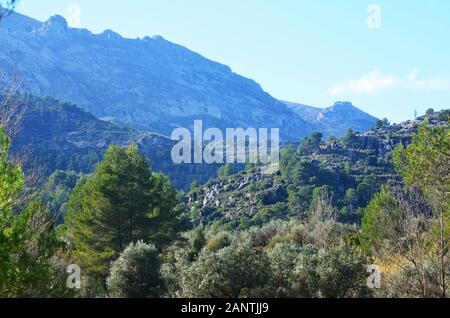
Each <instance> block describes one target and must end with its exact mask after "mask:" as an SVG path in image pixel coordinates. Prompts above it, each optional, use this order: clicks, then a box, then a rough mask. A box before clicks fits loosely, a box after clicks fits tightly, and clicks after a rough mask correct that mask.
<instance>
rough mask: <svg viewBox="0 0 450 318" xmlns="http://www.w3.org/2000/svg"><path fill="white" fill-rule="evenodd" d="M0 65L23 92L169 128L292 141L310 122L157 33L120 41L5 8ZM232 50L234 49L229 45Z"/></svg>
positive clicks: (146, 126)
mask: <svg viewBox="0 0 450 318" xmlns="http://www.w3.org/2000/svg"><path fill="white" fill-rule="evenodd" d="M0 43H1V44H0V68H1V69H3V70H4V71H5V70H6V72H7V73H19V75H20V76H21V78H22V81H23V84H24V87H25V89H26V90H27V91H29V92H31V93H32V94H34V95H37V96H52V97H54V98H57V99H60V100H66V101H69V102H72V103H75V104H77V105H79V106H80V107H82V108H83V109H84V110H87V111H89V112H91V113H93V114H94V115H96V116H97V117H108V118H110V119H114V120H119V121H121V122H124V123H130V124H132V125H133V127H135V128H137V129H139V130H145V131H155V132H159V133H163V134H170V133H171V132H172V130H173V128H174V127H180V126H181V127H190V126H192V125H193V121H194V119H203V121H204V123H205V126H214V127H218V128H227V127H243V128H246V127H255V128H259V127H267V128H274V127H279V128H281V130H280V133H281V135H282V137H283V139H285V140H286V139H290V140H298V139H299V138H300V137H303V136H305V135H307V134H309V133H310V132H311V131H312V129H313V127H312V125H311V124H310V123H308V122H306V121H304V120H303V119H302V118H301V117H300V116H298V115H297V114H295V113H294V112H293V111H292V110H291V109H289V108H288V107H286V105H285V104H283V103H281V102H279V101H278V100H276V99H274V98H273V97H271V96H270V95H269V94H267V93H266V92H264V91H263V90H262V88H261V87H260V85H258V84H257V83H256V82H254V81H253V80H250V79H247V78H244V77H242V76H239V75H237V74H235V73H233V72H232V70H231V69H230V68H229V67H228V66H225V65H222V64H219V63H216V62H213V61H210V60H208V59H206V58H204V57H202V56H201V55H199V54H197V53H194V52H192V51H190V50H188V49H186V48H184V47H182V46H179V45H176V44H173V43H171V42H169V41H166V40H165V39H163V38H162V37H159V36H157V37H153V38H150V37H145V38H143V39H125V38H122V37H121V36H120V35H119V34H117V33H115V32H113V31H110V30H107V31H104V32H103V33H102V34H98V35H96V34H92V33H91V32H89V31H88V30H85V29H72V28H69V27H68V26H67V22H66V21H65V19H64V18H62V17H60V16H54V17H52V18H50V19H49V20H48V21H46V22H44V23H42V22H39V21H37V20H34V19H31V18H28V17H25V16H23V15H20V14H12V15H11V16H9V17H7V18H6V19H5V20H4V21H2V24H1V25H0ZM237 49H238V48H237Z"/></svg>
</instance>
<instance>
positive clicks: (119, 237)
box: [64, 146, 180, 283]
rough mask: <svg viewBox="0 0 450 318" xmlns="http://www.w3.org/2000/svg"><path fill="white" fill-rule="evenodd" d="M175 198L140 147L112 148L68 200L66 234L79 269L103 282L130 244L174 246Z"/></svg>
mask: <svg viewBox="0 0 450 318" xmlns="http://www.w3.org/2000/svg"><path fill="white" fill-rule="evenodd" d="M176 195H177V193H176V190H175V189H174V187H173V186H172V185H171V183H170V181H169V179H168V178H167V177H165V176H163V175H161V174H155V173H152V171H151V170H150V164H149V162H148V161H147V159H146V158H145V156H144V155H142V154H140V153H139V152H138V148H137V146H130V147H128V148H121V147H119V146H110V148H109V149H108V150H107V152H106V154H105V157H104V159H103V161H102V162H101V163H99V164H98V165H97V168H96V171H95V173H94V174H93V175H92V176H91V177H90V178H88V180H87V181H86V183H84V184H81V185H79V186H78V187H77V188H76V189H75V190H74V193H73V195H72V196H71V198H70V200H69V206H68V212H67V216H66V224H65V225H64V230H65V234H66V235H67V238H68V239H69V240H70V241H71V242H72V243H73V246H74V248H75V252H74V255H75V258H76V259H77V261H78V262H79V263H80V264H79V265H82V267H83V268H84V269H85V270H86V271H87V272H88V274H89V275H92V276H94V277H96V278H100V279H101V281H102V282H103V283H104V279H105V278H106V275H107V273H108V270H109V264H110V262H111V261H113V260H114V259H115V258H116V257H117V256H118V255H119V253H121V252H122V251H123V250H124V249H125V247H126V246H128V245H129V244H130V243H133V242H136V241H138V240H143V241H144V242H148V243H153V244H155V245H156V246H157V247H158V246H159V247H160V246H161V245H164V244H166V243H168V242H170V240H172V239H173V238H174V236H175V234H176V233H177V231H178V226H179V224H180V222H179V221H180V217H179V215H180V213H179V209H177V208H176V205H177V198H176Z"/></svg>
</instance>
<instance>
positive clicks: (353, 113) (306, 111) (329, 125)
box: [284, 102, 378, 136]
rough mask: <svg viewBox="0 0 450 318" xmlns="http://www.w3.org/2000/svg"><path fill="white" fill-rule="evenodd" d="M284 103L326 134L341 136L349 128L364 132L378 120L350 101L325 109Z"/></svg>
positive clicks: (337, 103)
mask: <svg viewBox="0 0 450 318" xmlns="http://www.w3.org/2000/svg"><path fill="white" fill-rule="evenodd" d="M284 103H285V104H286V105H287V106H288V107H289V108H290V109H292V110H293V111H294V112H295V113H297V114H298V115H299V116H300V117H302V118H303V119H305V120H307V121H308V122H310V123H311V124H314V125H316V130H318V131H321V132H323V133H324V134H325V135H327V136H330V135H333V136H343V135H344V134H345V132H346V131H347V130H348V129H349V128H351V129H353V130H354V131H359V132H365V131H367V130H369V129H371V128H372V127H373V126H374V125H375V123H376V122H377V121H378V119H377V118H375V117H373V116H371V115H369V114H367V113H365V112H363V111H362V110H360V109H359V108H357V107H355V106H353V105H352V103H350V102H336V103H335V104H334V105H333V106H330V107H328V108H325V109H322V108H316V107H311V106H306V105H302V104H296V103H291V102H284Z"/></svg>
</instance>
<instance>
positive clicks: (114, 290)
mask: <svg viewBox="0 0 450 318" xmlns="http://www.w3.org/2000/svg"><path fill="white" fill-rule="evenodd" d="M160 267H161V262H160V259H159V255H158V251H157V250H156V248H155V247H154V246H153V245H148V244H145V243H144V242H142V241H138V242H137V243H136V244H134V243H131V244H130V245H129V246H128V247H127V248H126V249H125V250H124V251H123V252H122V253H121V254H120V256H119V258H118V259H117V260H116V261H115V262H114V263H113V264H112V266H111V271H110V275H109V277H108V279H107V282H106V283H107V287H108V292H109V295H110V296H111V297H117V298H156V297H159V296H161V286H162V280H161V277H160Z"/></svg>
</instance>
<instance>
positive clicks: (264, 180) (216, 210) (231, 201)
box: [188, 169, 288, 223]
mask: <svg viewBox="0 0 450 318" xmlns="http://www.w3.org/2000/svg"><path fill="white" fill-rule="evenodd" d="M287 199H288V194H287V189H286V185H285V184H284V183H282V182H281V183H277V182H276V181H275V179H274V175H267V174H264V173H262V172H261V171H260V169H256V170H254V171H252V172H241V173H239V174H236V175H234V176H231V177H228V178H222V179H218V180H215V181H212V182H210V183H208V184H207V185H205V186H203V187H201V188H200V189H199V190H198V191H193V192H192V193H191V194H190V195H189V198H188V200H189V203H190V206H191V208H192V209H198V210H199V214H200V215H199V218H198V221H199V222H200V223H208V222H210V221H213V220H214V219H217V218H225V219H228V220H231V219H236V218H239V217H240V216H248V217H251V216H252V215H254V214H255V213H256V212H258V211H259V209H260V208H261V207H264V206H270V205H273V204H275V203H277V202H285V201H287Z"/></svg>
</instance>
